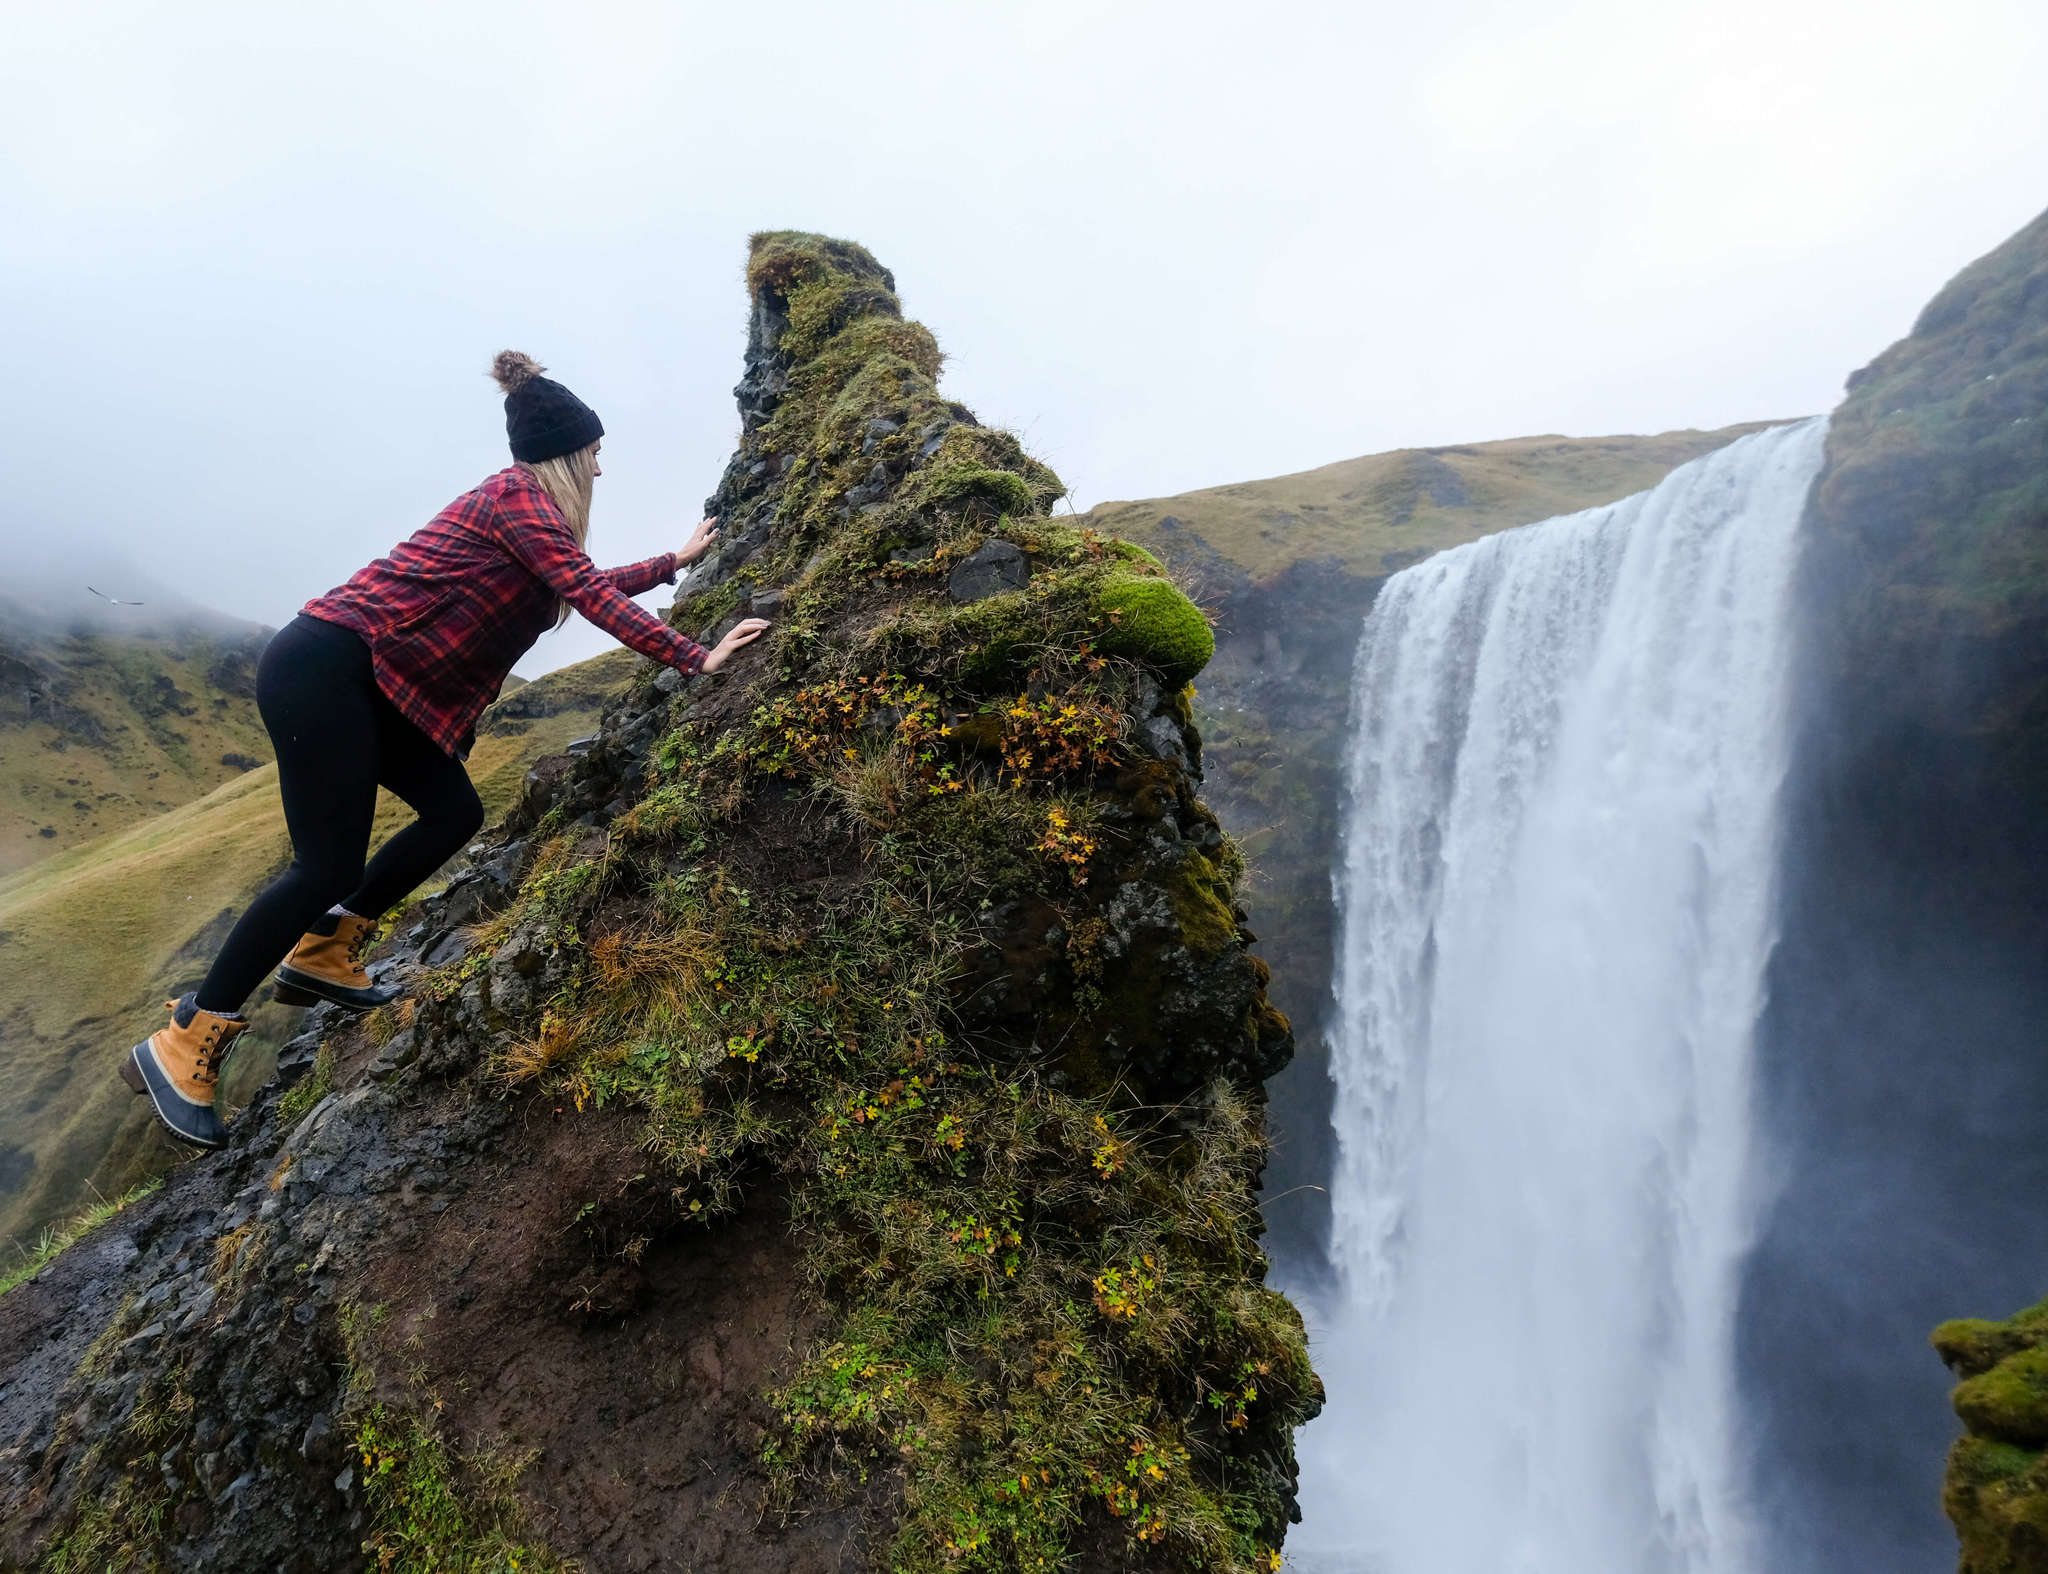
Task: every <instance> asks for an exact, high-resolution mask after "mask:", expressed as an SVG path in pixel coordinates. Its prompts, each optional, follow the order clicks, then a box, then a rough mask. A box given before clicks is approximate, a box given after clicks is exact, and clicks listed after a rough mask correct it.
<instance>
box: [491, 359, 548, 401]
mask: <svg viewBox="0 0 2048 1574" xmlns="http://www.w3.org/2000/svg"><path fill="white" fill-rule="evenodd" d="M546 370H547V368H546V367H545V366H543V365H541V364H540V362H538V361H536V360H535V359H534V358H533V357H532V356H530V355H522V354H520V352H519V351H517V350H500V351H499V352H498V353H497V355H496V356H495V357H494V358H493V359H492V361H491V375H492V376H493V377H495V378H497V380H498V386H499V387H500V388H502V389H504V390H505V392H507V393H508V394H514V393H517V392H519V390H520V389H522V388H524V387H525V386H526V385H527V384H528V383H530V382H532V381H533V380H534V378H536V377H538V376H540V374H541V373H542V372H544V371H546Z"/></svg>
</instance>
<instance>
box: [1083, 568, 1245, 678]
mask: <svg viewBox="0 0 2048 1574" xmlns="http://www.w3.org/2000/svg"><path fill="white" fill-rule="evenodd" d="M1095 604H1096V606H1097V607H1098V608H1099V609H1100V610H1101V612H1102V614H1103V616H1104V617H1105V618H1107V619H1108V620H1109V625H1110V626H1109V628H1108V629H1107V630H1106V631H1105V632H1104V634H1103V636H1102V648H1103V649H1104V650H1106V651H1109V652H1111V653H1112V654H1114V655H1119V656H1129V657H1131V658H1132V659H1133V660H1136V661H1143V662H1144V663H1146V664H1147V665H1148V666H1151V667H1153V668H1155V669H1157V671H1158V672H1159V675H1160V677H1161V678H1163V679H1164V680H1165V682H1166V684H1167V685H1168V687H1170V688H1176V689H1177V688H1180V687H1182V686H1184V685H1185V684H1188V683H1190V682H1192V681H1193V680H1194V678H1195V675H1196V674H1197V673H1199V672H1200V671H1201V670H1202V669H1203V668H1204V667H1206V666H1208V665H1209V658H1210V657H1211V656H1214V655H1215V654H1216V633H1215V630H1213V629H1212V628H1210V627H1209V620H1208V619H1207V618H1206V617H1204V616H1203V615H1202V609H1201V608H1200V607H1198V606H1196V605H1195V604H1194V603H1193V602H1192V601H1190V600H1189V599H1188V598H1187V597H1186V596H1184V595H1182V594H1181V592H1180V591H1179V590H1178V589H1176V588H1175V587H1174V585H1173V582H1172V581H1171V580H1168V579H1163V578H1160V577H1157V576H1145V575H1138V574H1125V573H1119V574H1115V575H1113V576H1111V578H1110V579H1109V581H1108V583H1107V584H1105V585H1104V586H1103V587H1102V589H1101V591H1100V592H1099V593H1098V594H1097V596H1096V603H1095Z"/></svg>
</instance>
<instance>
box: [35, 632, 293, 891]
mask: <svg viewBox="0 0 2048 1574" xmlns="http://www.w3.org/2000/svg"><path fill="white" fill-rule="evenodd" d="M263 637H264V635H263V631H262V630H260V629H258V628H256V627H255V625H253V624H250V625H245V626H242V627H239V628H237V627H235V626H232V625H229V624H227V623H226V622H225V620H223V621H222V626H221V627H220V628H219V629H216V630H207V631H200V630H184V631H178V632H172V633H142V634H123V635H118V636H116V635H109V634H103V633H74V634H31V633H29V632H27V631H26V630H25V628H24V625H23V622H22V620H21V619H20V617H19V615H18V614H15V613H13V610H12V609H10V608H8V607H6V606H4V605H0V875H4V874H7V873H11V872H12V871H14V870H16V869H21V868H24V867H26V866H27V865H29V864H32V863H34V862H36V861H38V860H39V859H42V858H45V857H48V856H50V855H52V854H54V853H56V852H59V851H61V850H62V849H64V848H67V847H72V846H76V845H78V844H79V843H81V842H84V841H88V840H91V839H93V838H96V837H103V836H107V835H109V834H111V833H113V832H116V831H119V830H122V829H124V828H125V827H127V826H130V825H134V824H136V823H137V822H138V821H141V820H145V819H147V818H149V817H150V816H152V815H157V814H162V813H164V812H165V811H166V810H168V809H173V808H176V807H177V806H178V805H179V804H183V803H189V802H190V801H191V800H192V799H194V798H197V797H199V796H201V795H202V794H204V793H207V792H210V791H212V790H213V789H214V788H216V787H219V786H221V785H222V784H223V783H225V782H228V781H231V780H232V779H233V778H235V777H236V776H238V775H240V774H241V772H242V771H243V770H245V769H246V768H247V767H246V765H242V764H224V763H223V756H227V755H235V756H240V757H242V758H243V759H244V760H256V761H262V760H267V759H269V758H270V740H269V739H268V737H266V736H265V734H264V731H263V723H262V721H261V720H260V719H259V718H258V717H257V714H256V700H255V689H254V685H253V682H252V679H253V676H254V670H255V653H256V651H257V650H259V649H260V648H261V641H262V639H263ZM31 696H34V699H33V701H31ZM52 713H54V718H55V719H51V717H52Z"/></svg>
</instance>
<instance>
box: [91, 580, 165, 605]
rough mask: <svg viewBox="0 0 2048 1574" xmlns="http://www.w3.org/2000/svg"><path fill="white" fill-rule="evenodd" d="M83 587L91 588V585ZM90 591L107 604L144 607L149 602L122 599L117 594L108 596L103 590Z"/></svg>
mask: <svg viewBox="0 0 2048 1574" xmlns="http://www.w3.org/2000/svg"><path fill="white" fill-rule="evenodd" d="M85 588H86V589H87V590H92V586H90V585H87V586H86V587H85ZM92 593H93V594H94V595H95V596H98V597H99V598H100V600H102V601H104V602H106V603H107V604H108V605H109V606H115V607H146V606H148V605H149V603H148V602H146V601H123V600H122V599H121V598H120V597H119V596H110V595H108V594H107V593H106V592H105V591H104V590H92Z"/></svg>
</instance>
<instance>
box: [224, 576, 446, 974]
mask: <svg viewBox="0 0 2048 1574" xmlns="http://www.w3.org/2000/svg"><path fill="white" fill-rule="evenodd" d="M256 707H257V709H258V710H260V711H261V712H262V713H263V725H264V726H265V727H267V728H269V729H270V741H271V743H272V745H273V746H274V747H275V748H276V750H277V785H278V789H279V791H280V792H282V793H283V795H284V823H285V825H286V827H287V828H288V829H289V830H290V831H291V834H292V862H291V867H290V868H289V869H287V870H285V872H284V873H283V874H281V875H279V876H278V877H277V879H276V880H274V881H273V882H272V883H271V885H270V887H269V888H268V889H267V890H265V891H264V893H263V894H262V895H261V896H259V897H257V898H256V900H255V901H253V902H251V903H250V904H249V909H248V911H247V912H245V913H243V914H242V917H241V920H240V921H239V922H238V923H237V924H236V925H235V927H234V930H233V932H232V933H230V934H229V936H228V938H227V943H226V944H225V945H223V946H222V947H221V949H220V955H219V956H217V957H215V958H214V963H213V967H212V969H211V970H210V971H209V972H208V973H207V975H206V982H204V983H203V984H201V985H200V986H199V1004H200V1005H201V1006H203V1007H205V1008H206V1009H207V1010H208V1011H215V1012H221V1013H228V1012H235V1011H239V1010H241V1008H242V1002H243V1001H245V1000H247V999H248V998H249V996H250V995H251V994H253V993H254V992H255V990H256V986H257V985H258V984H260V983H262V982H263V980H264V978H265V977H266V976H268V974H269V973H270V970H271V969H272V968H274V967H276V966H277V964H278V963H279V962H282V961H283V960H284V959H285V956H286V955H287V954H288V953H289V952H290V951H291V949H292V947H293V946H294V945H296V944H297V943H298V940H299V936H300V935H302V934H303V933H305V931H306V928H307V926H308V925H310V924H311V923H312V922H313V921H314V920H315V919H317V918H318V917H319V916H320V915H321V914H322V913H324V912H326V911H327V909H328V908H329V907H331V906H333V905H334V904H336V903H339V904H340V905H342V906H343V907H346V908H347V909H348V910H349V911H350V912H352V913H359V914H361V915H362V916H363V917H365V918H375V917H377V916H378V915H379V914H381V913H382V912H383V911H384V910H385V909H386V908H388V907H391V906H393V905H394V904H396V903H397V902H398V901H399V900H400V899H401V898H403V897H404V896H405V894H406V893H407V892H408V891H410V890H412V888H413V887H414V886H416V885H418V884H419V883H420V882H421V881H422V880H424V879H426V877H427V876H428V875H430V874H432V873H433V872H434V871H435V870H436V869H438V868H440V867H441V865H442V864H444V863H446V862H447V861H448V860H449V859H450V858H451V857H453V856H454V855H455V853H456V852H457V851H459V850H460V849H461V847H462V844H463V843H465V842H467V841H468V840H469V839H470V838H471V837H472V836H474V835H476V833H477V830H478V828H479V827H481V826H482V825H483V823H484V810H483V805H482V804H481V803H479V802H478V801H477V796H476V789H475V788H474V787H472V786H471V785H470V784H469V773H468V772H467V771H465V770H464V769H463V768H462V765H461V762H460V761H458V760H454V759H451V758H450V757H449V756H448V755H446V754H444V753H442V752H441V750H440V747H439V746H438V745H436V744H435V743H434V741H433V740H432V739H430V738H429V737H428V736H427V735H426V734H425V733H423V732H421V731H420V730H419V728H417V727H415V726H414V725H413V724H412V723H411V722H409V721H407V720H406V719H405V718H404V717H403V716H401V715H400V714H399V712H398V707H397V706H395V705H393V704H392V703H391V701H390V700H388V699H386V698H385V697H384V694H383V691H382V690H380V689H379V688H378V687H377V678H376V674H375V672H374V671H373V670H372V668H371V665H370V651H369V647H368V646H366V645H365V644H364V643H363V642H362V641H361V640H360V639H358V638H357V637H356V636H355V635H354V634H352V633H350V632H349V631H348V630H347V629H345V628H339V627H337V626H336V625H334V624H332V623H323V622H321V621H320V620H319V619H318V618H309V617H307V616H306V615H305V614H304V613H301V614H300V615H299V616H298V617H297V618H295V619H294V620H293V621H292V622H291V623H290V625H288V626H287V627H286V628H285V630H284V631H283V632H282V633H281V634H279V635H278V636H277V637H276V638H275V639H273V640H272V641H271V642H270V645H269V648H268V649H266V650H265V651H264V652H263V660H262V661H261V662H260V663H258V664H257V668H256ZM379 785H382V786H385V787H389V788H390V789H391V790H392V791H393V792H395V793H396V794H398V796H399V797H400V798H403V799H404V800H405V801H406V803H408V804H410V805H411V806H412V808H413V810H414V812H416V813H417V814H418V815H419V818H418V819H416V820H414V821H413V822H412V824H410V825H408V826H406V827H405V829H404V830H402V831H400V832H398V834H397V835H395V836H393V837H392V838H391V840H389V841H388V842H386V843H385V844H384V845H383V846H382V847H381V848H379V849H378V850H377V856H376V857H375V858H373V859H371V860H370V866H369V868H368V869H367V870H365V869H364V867H363V856H364V854H365V853H367V852H368V851H369V848H370V823H371V820H372V819H373V818H374V816H375V814H376V811H377V788H378V787H379Z"/></svg>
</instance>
